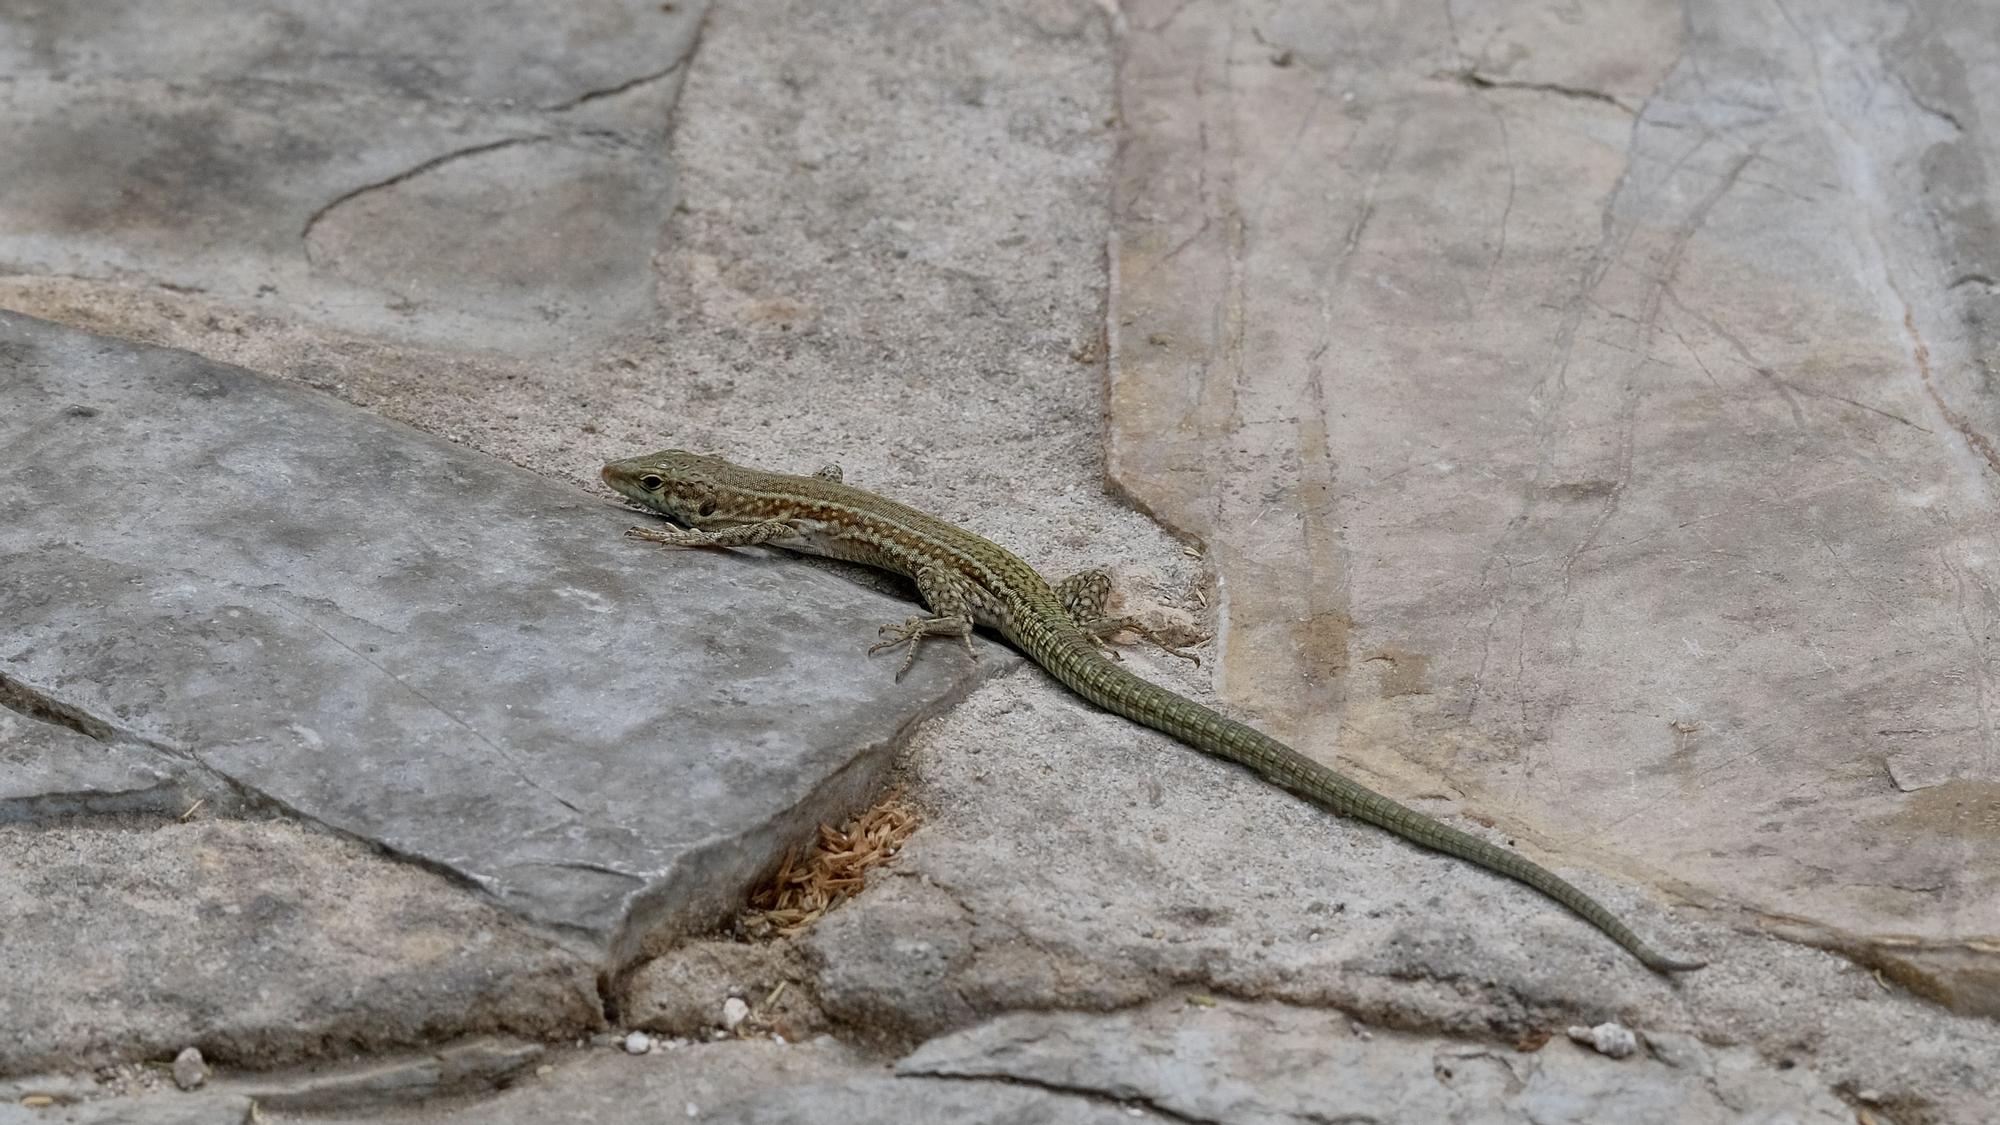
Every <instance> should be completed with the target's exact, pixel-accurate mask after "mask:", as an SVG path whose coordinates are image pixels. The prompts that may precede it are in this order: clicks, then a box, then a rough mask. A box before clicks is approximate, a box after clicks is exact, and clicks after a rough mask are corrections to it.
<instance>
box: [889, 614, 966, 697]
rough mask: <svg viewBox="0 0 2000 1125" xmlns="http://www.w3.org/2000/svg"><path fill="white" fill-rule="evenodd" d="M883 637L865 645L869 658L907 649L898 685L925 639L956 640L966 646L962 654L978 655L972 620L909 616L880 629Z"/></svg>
mask: <svg viewBox="0 0 2000 1125" xmlns="http://www.w3.org/2000/svg"><path fill="white" fill-rule="evenodd" d="M882 637H883V640H881V641H879V642H877V643H875V644H873V645H870V646H868V654H869V655H870V656H873V655H874V654H876V653H878V652H881V651H883V650H884V649H892V648H895V647H896V646H897V645H904V644H906V645H909V646H910V651H909V652H908V653H907V654H906V655H905V656H904V657H903V666H902V667H900V668H898V669H896V679H897V680H898V681H899V682H900V681H901V680H902V678H903V674H904V673H905V672H908V671H909V670H910V665H912V664H915V663H916V662H917V646H918V645H919V644H921V643H923V640H924V638H925V637H957V638H958V639H959V640H961V641H963V642H964V643H965V655H967V656H969V657H971V658H972V659H974V660H978V659H979V654H978V653H976V652H974V651H972V620H971V619H970V618H967V617H912V618H910V619H909V620H907V621H904V622H903V623H902V624H900V625H884V626H882Z"/></svg>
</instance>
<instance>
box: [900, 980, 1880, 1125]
mask: <svg viewBox="0 0 2000 1125" xmlns="http://www.w3.org/2000/svg"><path fill="white" fill-rule="evenodd" d="M1651 1048H1652V1049H1651V1053H1650V1054H1646V1055H1641V1056H1639V1057H1637V1058H1633V1059H1629V1060H1624V1061H1614V1060H1611V1059H1607V1058H1604V1057H1602V1056H1599V1055H1596V1054H1593V1053H1591V1052H1590V1051H1589V1050H1587V1049H1585V1048H1583V1047H1579V1046H1577V1045H1575V1044H1573V1043H1570V1042H1569V1041H1567V1040H1566V1039H1562V1038H1560V1037H1559V1038H1557V1039H1553V1040H1550V1041H1548V1042H1546V1043H1545V1044H1537V1045H1535V1046H1534V1048H1533V1049H1532V1050H1519V1049H1514V1048H1509V1047H1504V1046H1498V1045H1494V1044H1490V1043H1480V1042H1473V1043H1467V1042H1457V1041H1452V1040H1448V1039H1441V1038H1438V1037H1435V1036H1414V1035H1408V1034H1403V1033H1398V1032H1388V1031H1371V1030H1367V1029H1364V1028H1360V1027H1357V1026H1355V1025H1353V1024H1351V1023H1350V1022H1349V1021H1348V1019H1347V1018H1346V1017H1345V1016H1343V1015H1341V1014H1340V1013H1339V1012H1323V1011H1321V1012H1316V1011H1308V1010H1301V1009H1297V1008H1290V1007H1285V1006H1283V1005H1277V1004H1243V1003H1236V1002H1231V1001H1222V1002H1214V1001H1208V1002H1206V1003H1203V1004H1196V1005H1191V1004H1186V1003H1179V1002H1170V1003H1166V1004H1161V1005H1156V1006H1153V1007H1150V1008H1145V1009H1140V1010H1137V1011H1132V1012H1120V1013H1115V1014H1112V1015H1093V1014H1084V1013H1072V1012H1023V1013H1020V1014H1018V1015H1011V1016H1004V1017H1002V1018H1000V1019H997V1020H994V1021H992V1022H990V1023H986V1024H982V1025H980V1026H979V1027H976V1028H973V1029H971V1030H968V1031H965V1032H962V1033H960V1034H958V1035H952V1036H947V1037H944V1038H941V1039H936V1040H933V1041H931V1042H929V1043H926V1044H924V1046H923V1047H922V1048H920V1049H919V1050H917V1051H915V1052H913V1053H912V1054H910V1055H909V1056H908V1057H907V1058H904V1059H903V1060H901V1061H900V1062H898V1063H897V1064H896V1073H897V1074H900V1075H910V1076H931V1077H952V1078H986V1079H1003V1080H1011V1081H1017V1082H1026V1083H1030V1084H1032V1085H1034V1086H1038V1087H1042V1088H1045V1089H1052V1090H1066V1091H1072V1092H1077V1093H1086V1094H1094V1095H1097V1096H1099V1097H1106V1098H1115V1099H1118V1100H1119V1101H1124V1102H1131V1103H1134V1104H1137V1105H1141V1106H1146V1107H1151V1108H1155V1109H1158V1110H1160V1111H1162V1112H1164V1113H1166V1114H1168V1115H1170V1117H1171V1118H1172V1119H1173V1120H1177V1121H1232V1122H1242V1123H1243V1125H1291V1123H1295V1122H1312V1121H1327V1120H1335V1119H1336V1118H1335V1117H1334V1116H1333V1112H1334V1109H1335V1107H1334V1105H1333V1104H1332V1101H1331V1099H1329V1097H1328V1093H1329V1090H1328V1083H1327V1081H1326V1076H1327V1075H1329V1074H1338V1075H1339V1076H1340V1093H1339V1098H1338V1114H1339V1117H1338V1118H1337V1119H1338V1120H1344V1121H1357V1122H1359V1121H1452V1122H1494V1123H1499V1122H1520V1123H1523V1125H1525V1123H1528V1122H1533V1123H1535V1125H1545V1123H1548V1122H1554V1121H1575V1122H1586V1121H1618V1122H1629V1123H1631V1125H1647V1123H1658V1125H1683V1123H1686V1125H1695V1123H1698V1122H1713V1123H1715V1125H1727V1123H1730V1122H1741V1121H1773V1122H1775V1121H1785V1122H1797V1123H1798V1125H1808V1123H1811V1125H1846V1123H1849V1122H1852V1121H1853V1120H1854V1113H1853V1111H1852V1110H1851V1109H1849V1108H1848V1107H1847V1105H1846V1104H1845V1103H1843V1102H1842V1101H1841V1099H1840V1098H1838V1097H1836V1096H1835V1094H1834V1092H1833V1091H1832V1090H1831V1089H1829V1088H1828V1085H1827V1083H1826V1082H1825V1081H1824V1079H1823V1078H1822V1077H1821V1076H1819V1075H1817V1074H1815V1073H1813V1071H1812V1070H1811V1069H1810V1068H1808V1067H1794V1068H1792V1069H1791V1070H1787V1071H1782V1072H1777V1071H1772V1070H1771V1069H1769V1068H1768V1067H1765V1066H1763V1065H1762V1063H1761V1060H1759V1059H1758V1058H1757V1057H1756V1055H1755V1054H1754V1053H1753V1052H1750V1051H1745V1050H1742V1049H1740V1048H1739V1049H1735V1050H1719V1051H1718V1050H1713V1049H1710V1048H1707V1047H1704V1046H1703V1045H1701V1044H1700V1043H1699V1042H1696V1041H1693V1040H1691V1039H1684V1038H1664V1039H1663V1040H1662V1042H1660V1043H1658V1044H1653V1045H1651ZM1218 1074H1222V1075H1227V1078H1224V1079H1222V1080H1220V1081H1218V1080H1216V1079H1215V1078H1214V1076H1215V1075H1218Z"/></svg>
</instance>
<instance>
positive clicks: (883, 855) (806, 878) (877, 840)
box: [743, 789, 922, 937]
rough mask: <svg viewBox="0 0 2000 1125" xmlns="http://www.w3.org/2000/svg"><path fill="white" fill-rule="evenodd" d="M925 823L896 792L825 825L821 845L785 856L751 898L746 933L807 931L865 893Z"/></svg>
mask: <svg viewBox="0 0 2000 1125" xmlns="http://www.w3.org/2000/svg"><path fill="white" fill-rule="evenodd" d="M921 821H922V818H921V817H920V816H919V815H918V814H917V810H916V809H915V807H913V806H911V805H909V804H907V803H906V802H905V801H904V800H903V792H902V790H900V789H897V790H892V791H891V792H890V793H889V795H888V796H886V797H884V798H883V799H882V800H881V802H880V803H878V804H877V805H875V807H873V808H871V809H869V810H868V811H866V812H864V813H862V814H861V815H860V816H857V817H855V818H854V819H853V820H850V821H848V822H847V823H846V824H843V825H841V826H840V827H839V828H832V827H829V826H827V825H824V824H822V825H820V826H819V841H818V843H816V844H814V845H813V846H812V847H811V848H810V849H808V850H806V851H805V854H803V855H802V854H800V853H801V849H798V848H793V849H792V850H791V851H788V852H786V853H785V859H784V862H783V863H781V864H780V865H779V866H778V872H777V874H775V875H773V876H772V877H771V879H770V881H768V882H766V883H765V884H764V885H763V886H762V887H760V888H758V889H757V891H756V892H755V893H753V894H752V895H751V896H750V909H749V910H748V911H746V912H745V913H744V915H743V929H744V931H745V932H746V933H747V934H749V935H750V936H751V937H790V936H792V935H793V934H797V933H800V932H802V931H804V930H806V929H808V928H809V927H811V926H812V924H813V923H814V922H817V921H819V920H820V918H821V917H822V916H823V915H825V914H826V912H827V911H829V910H832V909H833V908H834V907H836V906H839V905H840V904H841V903H843V902H845V901H847V900H848V899H849V898H852V897H853V896H854V895H857V894H859V893H861V888H862V887H863V886H865V885H866V884H867V880H868V872H869V871H870V870H871V869H873V868H877V867H880V866H882V865H883V864H885V863H888V862H889V861H890V860H892V859H894V858H896V853H897V852H899V851H901V850H902V848H903V842H904V841H905V840H908V839H909V838H910V834H911V833H912V832H915V831H916V830H917V825H918V824H919V823H920V822H921Z"/></svg>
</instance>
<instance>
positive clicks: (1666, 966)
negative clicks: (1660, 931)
mask: <svg viewBox="0 0 2000 1125" xmlns="http://www.w3.org/2000/svg"><path fill="white" fill-rule="evenodd" d="M1067 640H1068V638H1058V639H1056V644H1054V645H1051V646H1050V647H1052V648H1056V649H1060V650H1065V651H1060V652H1051V653H1048V654H1046V657H1045V658H1043V659H1042V660H1041V662H1042V664H1043V665H1044V666H1045V667H1047V668H1048V669H1049V670H1050V671H1051V672H1053V673H1055V675H1056V677H1057V678H1058V679H1060V680H1062V681H1063V682H1064V683H1065V684H1068V685H1069V686H1070V688H1072V689H1073V690H1075V691H1076V692H1077V693H1078V694H1080V695H1082V696H1083V697H1084V698H1086V699H1088V700H1090V701H1091V702H1092V703H1095V704H1097V705H1098V706H1099V707H1102V708H1104V709H1105V710H1107V711H1111V712H1114V713H1116V714H1119V715H1123V716H1124V717H1125V718H1128V719H1131V720H1132V721H1133V722H1136V723H1143V724H1144V725H1146V726H1149V727H1152V728H1153V729H1154V730H1157V731H1160V732H1162V733H1165V734H1169V735H1172V736H1173V737H1175V738H1177V739H1180V740H1181V741H1182V742H1185V743H1187V744H1188V745H1190V746H1194V747H1198V748H1199V749H1202V750H1205V751H1207V752H1208V753H1210V754H1214V755H1215V756H1217V757H1219V758H1224V759H1227V760H1229V761H1232V762H1236V763H1238V764H1239V765H1243V766H1247V767H1249V768H1250V769H1251V770H1253V771H1255V772H1256V773H1257V774H1258V775H1260V776H1261V777H1263V778H1264V779H1265V780H1267V781H1269V782H1271V783H1272V784H1275V785H1278V786H1280V787H1282V788H1284V789H1287V790H1289V791H1291V792H1293V793H1295V794H1297V795H1299V796H1301V797H1304V798H1305V799H1306V800H1308V801H1311V802H1312V803H1314V804H1316V805H1318V806H1320V807H1321V808H1324V809H1327V810H1329V811H1331V812H1335V813H1340V814H1342V815H1345V816H1351V817H1354V818H1355V819H1357V820H1365V821H1367V822H1368V823H1370V824H1373V825H1375V826H1376V827H1378V828H1382V829H1386V830H1387V831H1389V832H1392V833H1394V834H1396V835H1398V836H1401V837H1402V838H1403V839H1405V840H1408V841H1410V842H1411V843H1414V844H1421V845H1423V846H1424V847H1427V848H1430V849H1432V850H1433V851H1439V852H1443V853H1445V854H1446V855H1450V856H1456V857H1457V858H1459V859H1462V860H1465V861H1467V862H1469V863H1473V864H1476V865H1478V866H1480V867H1483V868H1485V869H1486V870H1488V871H1491V872H1493V873H1495V874H1497V875H1505V876H1507V877H1508V878H1510V879H1514V880H1517V881H1519V882H1522V883H1525V884H1527V885H1528V886H1530V887H1533V888H1534V889H1535V890H1538V891H1540V892H1541V893H1543V894H1545V895H1547V896H1548V897H1549V898H1552V899H1554V900H1555V901H1556V902H1558V903H1561V904H1562V905H1563V906H1565V907H1568V908H1569V909H1570V910H1571V911H1572V912H1574V913H1575V914H1576V915H1577V916H1578V917H1580V918H1582V919H1583V920H1584V921H1586V922H1589V923H1590V924H1591V925H1593V926H1595V927H1597V928H1598V929H1599V930H1601V931H1602V932H1603V933H1604V935H1605V936H1606V937H1609V938H1610V939H1611V940H1612V941H1615V942H1617V943H1618V944H1619V945H1621V946H1623V947H1624V948H1625V950H1626V951H1627V952H1629V953H1631V954H1632V956H1634V957H1636V958H1638V959H1639V962H1640V963H1641V964H1643V965H1645V966H1646V967H1647V968H1648V969H1651V970H1653V971H1654V972H1656V973H1680V972H1687V971H1689V970H1692V969H1699V968H1701V967H1702V966H1704V965H1706V964H1707V962H1705V961H1692V960H1685V959H1682V958H1677V957H1669V956H1667V955H1666V954H1664V953H1661V952H1660V951H1659V950H1657V949H1654V948H1653V947H1652V946H1650V945H1648V944H1646V942H1645V940H1644V939H1642V938H1640V937H1639V935H1638V934H1635V933H1633V932H1632V929H1631V927H1629V926H1627V925H1626V924H1625V923H1623V922H1621V921H1619V920H1618V918H1617V917H1616V916H1615V915H1613V914H1612V913H1611V911H1610V910H1609V909H1607V908H1606V907H1605V906H1604V904H1603V903H1600V902H1598V901H1597V900H1596V899H1594V898H1592V897H1590V896H1589V895H1588V894H1585V893H1584V892H1583V891H1582V890H1581V889H1579V888H1578V887H1577V886H1576V885H1575V884H1573V883H1571V882H1569V881H1568V880H1567V879H1564V878H1563V877H1562V876H1560V875H1557V874H1556V873H1555V872H1553V871H1550V870H1549V869H1548V868H1546V867H1543V866H1541V865H1540V864H1538V863H1536V862H1534V861H1533V860H1530V859H1528V858H1526V857H1524V856H1521V855H1519V854H1517V853H1515V852H1512V851H1508V850H1507V849H1505V848H1501V847H1498V846H1496V845H1494V844H1491V843H1488V842H1487V841H1485V840H1482V839H1480V838H1479V837H1477V836H1474V835H1472V834H1471V833H1469V832H1462V831H1460V830H1458V829H1456V828H1453V827H1451V826H1450V825H1448V824H1445V823H1444V822H1443V821H1440V820H1437V819H1435V818H1433V817H1429V816H1425V815H1424V814H1423V813H1420V812H1417V811H1416V810H1414V809H1409V808H1405V807H1403V806H1402V805H1399V804H1397V803H1396V802H1395V801H1392V800H1390V799H1389V798H1387V797H1384V796H1383V795H1382V794H1380V793H1377V792H1375V791H1374V790H1372V789H1370V788H1368V787H1367V786H1365V785H1362V784H1361V783H1360V782H1357V781H1355V780H1354V779H1352V778H1350V777H1346V776H1344V775H1342V774H1340V773H1338V772H1336V771H1334V770H1331V769H1328V768H1327V767H1326V766H1323V765H1321V764H1319V763H1318V762H1315V761H1313V760H1312V759H1311V758H1308V757H1306V756H1305V755H1303V754H1301V753H1299V752H1298V751H1296V750H1293V749H1292V748H1291V747H1289V746H1286V745H1285V744H1284V743H1282V742H1279V741H1278V740H1277V739H1275V738H1272V737H1270V736H1269V735H1266V734H1264V733H1262V732H1260V731H1258V730H1256V729H1254V728H1252V727H1248V726H1245V725H1243V724H1242V723H1239V722H1237V721H1236V720H1234V719H1231V718H1228V717H1226V716H1224V715H1222V714H1219V713H1217V712H1215V711H1213V710H1210V709H1209V708H1207V707H1204V706H1202V705H1201V704H1199V703H1196V702H1194V701H1193V700H1190V699H1187V698H1184V697H1182V696H1180V695H1177V694H1175V693H1173V692H1170V691H1168V690H1167V689H1165V688H1162V687H1160V686H1159V685H1157V684H1154V683H1152V682H1150V681H1148V680H1143V679H1140V678H1139V677H1138V676H1135V675H1133V674H1131V673H1130V672H1127V671H1125V670H1124V669H1123V668H1120V667H1118V666H1117V665H1116V664H1113V663H1111V662H1110V661H1108V660H1106V659H1104V658H1103V657H1102V656H1100V655H1098V654H1097V653H1096V652H1095V651H1093V650H1092V649H1091V648H1090V645H1089V642H1088V641H1086V640H1084V639H1083V638H1082V636H1081V635H1080V634H1079V635H1078V636H1077V637H1076V638H1075V640H1074V641H1073V642H1071V643H1068V644H1065V643H1063V642H1064V641H1067ZM1036 655H1037V656H1038V657H1043V656H1044V654H1040V653H1037V654H1036Z"/></svg>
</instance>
